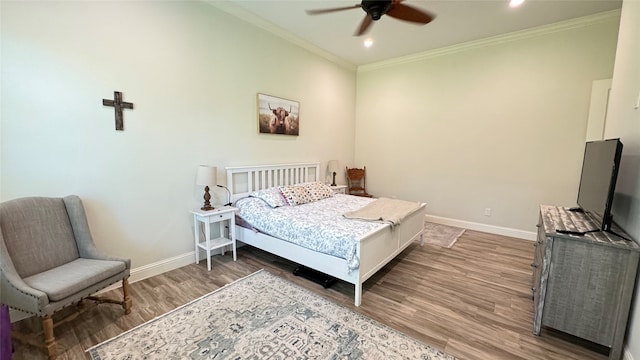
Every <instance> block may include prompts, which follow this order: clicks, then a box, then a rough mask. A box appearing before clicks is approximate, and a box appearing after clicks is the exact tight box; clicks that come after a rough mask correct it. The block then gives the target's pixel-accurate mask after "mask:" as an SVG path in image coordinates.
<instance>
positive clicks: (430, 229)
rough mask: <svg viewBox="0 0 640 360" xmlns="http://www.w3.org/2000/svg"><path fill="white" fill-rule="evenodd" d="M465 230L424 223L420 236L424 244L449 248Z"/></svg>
mask: <svg viewBox="0 0 640 360" xmlns="http://www.w3.org/2000/svg"><path fill="white" fill-rule="evenodd" d="M464 230H465V229H461V228H457V227H453V226H448V225H443V224H436V223H432V222H428V221H425V223H424V231H423V232H422V236H423V239H424V242H425V244H429V245H433V246H439V247H443V248H451V247H452V246H453V244H455V243H456V241H457V240H458V238H459V237H460V236H461V235H462V234H463V233H464Z"/></svg>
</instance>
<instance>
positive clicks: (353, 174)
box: [347, 166, 372, 197]
mask: <svg viewBox="0 0 640 360" xmlns="http://www.w3.org/2000/svg"><path fill="white" fill-rule="evenodd" d="M366 178H367V167H366V166H365V167H364V168H362V169H359V168H347V190H348V193H349V195H356V196H365V197H372V195H370V194H369V193H367V189H366Z"/></svg>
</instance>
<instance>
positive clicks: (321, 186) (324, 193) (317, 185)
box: [300, 181, 333, 201]
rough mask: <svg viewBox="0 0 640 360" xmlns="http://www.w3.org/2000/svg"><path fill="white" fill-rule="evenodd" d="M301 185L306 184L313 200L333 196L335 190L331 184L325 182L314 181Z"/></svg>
mask: <svg viewBox="0 0 640 360" xmlns="http://www.w3.org/2000/svg"><path fill="white" fill-rule="evenodd" d="M300 185H302V186H304V187H305V188H306V189H307V191H308V192H309V194H310V195H311V198H312V199H313V201H318V200H322V199H326V198H330V197H332V196H333V190H332V189H331V188H330V187H329V185H327V184H325V183H321V182H319V181H314V182H308V183H304V184H300Z"/></svg>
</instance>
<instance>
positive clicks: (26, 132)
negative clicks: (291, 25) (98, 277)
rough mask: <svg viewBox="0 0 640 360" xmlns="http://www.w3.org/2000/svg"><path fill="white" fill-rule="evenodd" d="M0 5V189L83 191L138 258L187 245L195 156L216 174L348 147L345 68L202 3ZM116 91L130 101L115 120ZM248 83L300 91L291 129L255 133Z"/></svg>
mask: <svg viewBox="0 0 640 360" xmlns="http://www.w3.org/2000/svg"><path fill="white" fill-rule="evenodd" d="M0 6H1V7H2V8H1V10H2V11H1V16H2V19H1V20H2V25H1V30H2V35H1V36H2V38H1V40H2V44H1V46H2V48H1V50H2V68H1V72H2V73H1V75H2V80H1V89H2V96H1V101H2V110H1V116H2V118H1V123H0V124H1V128H2V132H1V138H0V140H1V145H0V146H1V150H2V154H1V164H2V167H1V170H2V173H1V176H0V179H1V184H2V187H1V188H0V200H8V199H12V198H16V197H22V196H33V195H42V196H63V195H67V194H72V193H73V194H77V195H79V196H80V197H81V198H82V199H83V200H84V203H85V207H86V208H87V212H88V218H89V222H90V225H91V228H92V231H93V233H94V237H95V240H96V242H97V244H98V246H99V247H100V248H102V249H104V250H105V251H107V252H109V253H112V254H114V255H122V256H129V257H131V258H132V260H133V267H134V268H139V267H142V266H144V265H147V264H151V263H154V262H158V261H163V260H166V259H169V258H172V257H176V256H179V255H181V254H186V253H188V252H190V251H193V232H192V228H193V225H192V224H193V223H192V218H191V216H190V214H189V210H190V209H192V208H194V207H198V205H200V204H201V202H202V188H200V187H197V186H196V185H195V174H196V170H197V166H198V165H199V164H210V165H214V166H218V179H219V182H220V183H221V184H224V183H225V172H224V167H225V166H234V165H236V166H237V165H254V164H264V163H286V162H302V161H320V162H322V163H323V165H324V164H326V161H328V160H330V159H339V160H341V161H342V162H343V163H347V162H349V161H351V160H352V159H353V154H354V145H353V138H354V117H355V77H356V75H355V71H354V70H353V69H347V68H344V67H341V66H339V65H336V64H335V63H332V62H330V61H327V60H325V59H323V58H321V57H319V56H317V55H315V54H312V53H310V52H308V51H306V50H303V49H302V48H300V47H298V46H295V45H293V44H291V43H289V42H287V41H285V40H283V39H281V38H279V37H276V36H274V35H271V34H270V33H268V32H265V31H263V30H259V29H258V28H256V27H253V26H251V25H249V24H247V23H245V22H243V21H239V20H237V19H235V18H234V17H232V16H230V15H228V14H226V13H224V12H222V11H220V10H218V9H216V8H215V7H213V6H211V5H209V4H206V3H202V2H184V1H183V2H173V1H154V2H151V1H144V2H142V1H140V2H138V1H104V2H101V1H95V2H94V1H91V2H76V1H73V2H70V1H60V2H58V1H47V2H31V1H28V2H27V1H19V2H13V1H2V2H0ZM115 90H118V91H122V92H123V94H124V100H125V101H129V102H133V103H134V104H135V109H134V110H125V112H124V126H125V130H124V131H122V132H120V131H118V132H116V131H115V130H114V111H113V108H108V107H103V106H102V99H103V98H112V97H113V91H115ZM258 92H260V93H266V94H270V95H274V96H280V97H283V98H287V99H292V100H297V101H299V102H300V119H301V124H300V136H298V137H293V136H283V135H264V134H263V135H260V134H258V126H257V110H256V94H257V93H258ZM323 171H324V169H323ZM214 190H215V191H216V192H215V199H216V202H217V203H222V202H226V192H225V191H224V190H223V189H219V188H216V189H214Z"/></svg>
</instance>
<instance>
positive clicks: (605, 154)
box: [578, 139, 622, 231]
mask: <svg viewBox="0 0 640 360" xmlns="http://www.w3.org/2000/svg"><path fill="white" fill-rule="evenodd" d="M621 157H622V142H621V141H620V139H607V140H598V141H588V142H587V143H586V144H585V148H584V159H583V161H582V174H581V175H580V187H579V189H578V206H579V207H580V209H581V210H582V211H584V212H585V213H587V214H589V215H590V216H591V217H592V218H593V219H594V220H595V221H596V222H597V223H598V224H599V228H598V229H593V230H592V231H610V230H611V223H612V216H611V205H612V203H613V195H614V193H615V189H616V180H617V178H618V169H619V168H620V158H621Z"/></svg>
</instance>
